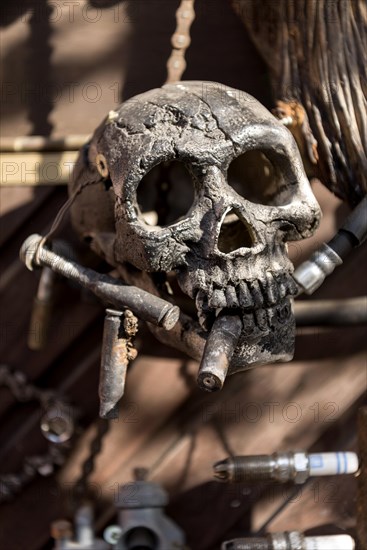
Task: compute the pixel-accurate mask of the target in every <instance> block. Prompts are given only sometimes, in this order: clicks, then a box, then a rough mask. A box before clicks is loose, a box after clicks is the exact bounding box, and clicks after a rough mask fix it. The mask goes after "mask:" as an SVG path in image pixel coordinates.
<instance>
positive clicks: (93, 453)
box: [74, 418, 110, 505]
mask: <svg viewBox="0 0 367 550" xmlns="http://www.w3.org/2000/svg"><path fill="white" fill-rule="evenodd" d="M109 428H110V423H109V421H108V420H105V419H103V418H99V419H98V421H97V431H96V435H95V437H94V439H93V440H92V442H91V444H90V453H89V456H88V458H87V459H86V460H85V461H84V463H83V465H82V473H81V476H80V478H79V479H78V480H77V481H76V482H75V493H74V495H75V501H76V504H77V505H78V504H79V503H80V502H81V501H82V500H83V499H84V498H87V497H88V480H89V477H90V475H91V473H92V472H93V470H94V467H95V462H96V458H97V456H98V455H99V453H100V452H101V449H102V442H103V439H104V436H105V435H106V434H107V432H108V430H109Z"/></svg>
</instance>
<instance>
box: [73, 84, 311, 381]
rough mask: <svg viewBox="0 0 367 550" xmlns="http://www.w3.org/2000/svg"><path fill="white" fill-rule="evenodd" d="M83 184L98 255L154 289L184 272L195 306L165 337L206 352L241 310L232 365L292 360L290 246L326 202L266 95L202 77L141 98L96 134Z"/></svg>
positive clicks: (82, 227)
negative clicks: (260, 97) (213, 334)
mask: <svg viewBox="0 0 367 550" xmlns="http://www.w3.org/2000/svg"><path fill="white" fill-rule="evenodd" d="M76 189H79V190H81V192H80V193H79V195H78V197H77V199H76V200H75V203H74V205H73V209H72V217H73V223H74V225H75V226H76V228H77V230H78V231H79V233H80V234H81V235H82V236H83V237H84V238H85V239H86V240H88V241H89V242H90V243H91V246H92V248H93V249H94V250H95V251H97V252H98V253H99V254H100V255H102V256H103V257H105V258H106V259H107V260H108V261H109V262H110V263H111V264H112V265H114V266H116V267H117V268H118V269H119V270H120V273H121V274H122V276H123V277H124V278H125V279H127V280H128V281H129V282H134V284H138V286H139V282H138V283H137V281H140V284H141V286H143V287H144V286H145V288H146V289H148V290H150V291H151V292H155V293H158V292H159V293H161V294H162V293H165V292H166V290H165V289H166V288H167V287H168V285H167V281H169V280H170V274H171V273H172V272H175V273H176V274H177V281H175V282H176V283H178V284H177V288H179V289H180V291H183V293H184V294H185V295H186V296H189V297H190V298H191V299H192V301H193V302H195V304H196V310H197V316H196V318H195V315H193V316H191V317H189V316H185V315H183V317H182V318H181V323H180V326H179V328H178V329H177V330H176V332H174V331H173V332H172V334H171V333H169V334H167V335H162V334H159V333H157V332H156V333H157V334H158V337H160V338H161V339H163V340H165V341H166V342H167V341H168V342H169V341H170V340H171V342H172V345H177V347H179V348H181V349H185V351H188V353H189V354H190V355H192V356H194V357H196V358H197V357H198V356H200V354H201V352H202V349H203V343H204V342H205V339H206V337H207V335H208V332H209V331H210V329H211V327H212V325H213V322H214V321H215V319H216V318H217V317H218V316H220V315H224V314H226V315H237V316H239V317H240V319H241V321H242V330H241V335H240V337H239V340H238V343H237V345H236V348H235V350H234V354H233V357H232V359H231V364H230V369H229V373H232V372H235V371H236V370H243V369H244V368H248V367H249V366H253V365H255V364H258V363H269V362H274V361H286V360H289V359H291V358H292V356H293V351H294V335H295V323H294V316H293V313H292V307H291V297H292V295H294V294H295V293H296V292H297V287H296V284H295V282H294V280H293V278H292V276H291V274H292V271H293V266H292V264H291V262H290V260H289V258H288V256H287V249H286V242H287V241H289V240H298V239H302V238H305V237H309V236H310V235H312V233H313V232H314V230H315V228H316V227H317V224H318V220H319V208H318V205H317V203H316V200H315V198H314V196H313V194H312V191H311V189H310V186H309V182H308V180H307V177H306V175H305V173H304V170H303V167H302V162H301V159H300V155H299V153H298V150H297V146H296V144H295V142H294V140H293V138H292V136H291V134H290V132H289V131H288V130H287V129H286V128H285V127H284V126H283V125H282V124H281V123H280V122H278V121H277V120H276V119H275V118H274V117H273V116H272V115H271V114H270V113H269V111H268V110H267V109H266V108H265V107H263V106H262V105H261V104H260V103H259V102H258V101H256V100H255V99H254V98H252V97H251V96H249V95H247V94H245V93H243V92H239V91H238V90H233V89H225V90H224V89H223V87H221V86H220V85H218V84H214V83H203V82H182V83H177V84H169V85H165V86H163V87H162V88H160V89H155V90H152V91H149V92H146V93H144V94H141V95H139V96H137V97H134V98H132V99H130V100H128V101H126V102H125V103H124V104H122V105H121V107H120V108H119V109H118V111H116V112H112V113H110V115H109V117H108V118H107V119H106V120H105V121H104V122H103V123H102V124H101V126H100V127H99V128H98V129H97V130H96V132H95V134H94V136H93V138H92V140H91V142H90V144H89V146H88V148H87V149H86V150H85V151H84V153H83V155H81V156H80V158H79V160H78V163H77V166H76V169H75V172H74V178H73V182H72V184H71V191H72V192H74V191H75V190H76ZM148 274H150V275H148ZM162 281H163V283H162ZM171 299H173V300H174V299H175V291H173V295H172V296H171ZM170 334H171V336H170ZM188 334H191V336H190V337H189V336H188Z"/></svg>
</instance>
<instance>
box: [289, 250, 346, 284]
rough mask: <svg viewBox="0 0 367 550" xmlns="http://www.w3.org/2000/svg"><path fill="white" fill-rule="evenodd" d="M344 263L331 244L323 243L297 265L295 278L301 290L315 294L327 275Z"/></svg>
mask: <svg viewBox="0 0 367 550" xmlns="http://www.w3.org/2000/svg"><path fill="white" fill-rule="evenodd" d="M342 263H343V260H342V259H341V258H340V256H339V255H338V254H337V253H336V252H335V251H334V250H333V249H332V248H331V247H330V246H329V245H327V244H326V243H323V244H322V245H321V247H320V248H319V249H318V250H316V251H315V252H314V253H313V254H312V255H311V257H310V258H309V259H308V260H306V261H305V262H303V263H302V264H301V265H299V266H298V267H297V269H296V270H295V271H294V273H293V278H294V280H295V281H296V283H297V284H298V285H299V286H300V287H301V292H305V293H306V294H313V293H314V292H315V290H317V289H318V288H319V286H321V285H322V283H323V282H324V280H325V279H326V277H327V276H328V275H330V274H331V273H332V272H333V271H334V269H335V268H336V267H337V266H339V265H341V264H342Z"/></svg>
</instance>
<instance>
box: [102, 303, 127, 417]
mask: <svg viewBox="0 0 367 550" xmlns="http://www.w3.org/2000/svg"><path fill="white" fill-rule="evenodd" d="M123 317H124V313H123V312H122V311H116V310H113V309H106V316H105V320H104V327H103V343H102V356H101V370H100V375H99V399H100V406H99V416H100V417H101V418H106V419H111V418H118V410H117V405H118V402H119V400H120V399H121V397H122V396H123V394H124V390H125V379H126V373H127V367H128V365H129V358H128V350H127V339H126V335H125V331H124V328H123Z"/></svg>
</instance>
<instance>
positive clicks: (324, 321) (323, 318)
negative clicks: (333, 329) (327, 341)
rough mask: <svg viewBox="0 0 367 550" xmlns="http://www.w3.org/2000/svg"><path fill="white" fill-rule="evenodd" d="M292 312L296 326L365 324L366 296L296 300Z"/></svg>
mask: <svg viewBox="0 0 367 550" xmlns="http://www.w3.org/2000/svg"><path fill="white" fill-rule="evenodd" d="M294 314H295V317H296V325H297V326H298V327H308V326H354V325H365V324H367V296H359V297H358V298H348V299H346V300H310V301H304V302H302V301H298V300H296V301H295V302H294Z"/></svg>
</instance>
